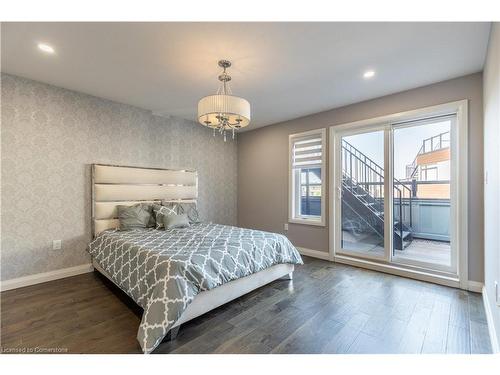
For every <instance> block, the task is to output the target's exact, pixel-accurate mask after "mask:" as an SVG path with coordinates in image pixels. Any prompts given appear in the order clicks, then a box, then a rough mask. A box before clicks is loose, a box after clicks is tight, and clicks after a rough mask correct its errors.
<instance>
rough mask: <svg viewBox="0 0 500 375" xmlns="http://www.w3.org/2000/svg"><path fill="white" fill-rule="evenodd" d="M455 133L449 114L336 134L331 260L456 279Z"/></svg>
mask: <svg viewBox="0 0 500 375" xmlns="http://www.w3.org/2000/svg"><path fill="white" fill-rule="evenodd" d="M455 127H456V114H452V115H441V116H435V117H432V118H427V119H424V120H422V119H419V120H408V121H405V122H392V123H385V124H382V125H378V126H370V127H366V126H365V127H356V126H353V127H345V128H343V129H341V130H339V131H335V132H334V134H335V136H334V138H333V139H332V140H333V141H334V148H333V149H334V152H335V158H334V160H335V165H334V171H335V172H334V173H333V175H334V178H335V183H334V186H335V190H334V191H335V194H336V197H334V200H335V204H334V207H335V210H334V218H335V220H334V222H333V223H334V232H335V236H334V237H335V241H334V248H335V249H334V250H335V255H337V256H338V255H341V256H349V257H354V258H357V259H359V258H361V259H368V260H375V261H382V262H384V263H392V264H398V265H405V266H409V267H413V268H415V267H418V268H424V269H427V270H431V271H436V272H441V273H447V274H448V273H449V274H457V272H458V269H457V267H458V265H457V252H456V247H455V246H454V243H453V231H454V228H455V227H456V226H455V225H454V220H455V215H454V212H455V202H456V194H455V191H456V188H455V184H456V181H455V178H454V173H453V170H454V168H455V167H454V166H455V165H456V157H457V153H456V150H455V144H456V142H454V132H455ZM332 192H333V191H332Z"/></svg>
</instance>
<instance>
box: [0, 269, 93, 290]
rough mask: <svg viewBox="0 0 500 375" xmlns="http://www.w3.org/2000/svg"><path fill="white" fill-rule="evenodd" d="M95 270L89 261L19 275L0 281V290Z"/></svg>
mask: <svg viewBox="0 0 500 375" xmlns="http://www.w3.org/2000/svg"><path fill="white" fill-rule="evenodd" d="M93 270H94V267H92V264H90V263H89V264H82V265H80V266H75V267H69V268H63V269H60V270H55V271H50V272H44V273H37V274H35V275H29V276H23V277H18V278H16V279H10V280H5V281H2V282H1V283H0V290H1V291H2V292H3V291H5V290H10V289H16V288H22V287H24V286H29V285H35V284H40V283H45V282H47V281H52V280H57V279H63V278H65V277H70V276H76V275H80V274H82V273H87V272H92V271H93Z"/></svg>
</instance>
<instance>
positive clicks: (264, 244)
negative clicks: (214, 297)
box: [88, 224, 302, 353]
mask: <svg viewBox="0 0 500 375" xmlns="http://www.w3.org/2000/svg"><path fill="white" fill-rule="evenodd" d="M88 251H89V253H90V254H91V255H92V257H93V258H94V260H96V261H97V263H99V265H100V266H101V267H102V268H103V269H104V270H105V271H106V272H107V273H108V274H109V275H110V276H111V277H112V279H113V281H114V282H115V283H116V284H117V285H118V286H119V287H120V288H121V289H122V290H123V291H124V292H126V293H127V294H128V295H129V296H130V297H131V298H132V299H133V300H134V301H135V302H136V303H137V304H138V305H140V306H141V307H142V308H143V309H144V314H143V316H142V321H141V325H140V327H139V331H138V333H137V339H138V340H139V343H140V345H141V347H142V350H143V351H144V352H145V353H150V352H151V351H152V350H153V349H154V348H155V347H156V346H157V345H158V344H159V343H160V342H161V341H162V339H163V338H164V337H165V335H166V334H167V332H168V331H169V330H170V328H171V327H172V326H173V324H174V323H175V322H176V321H177V320H178V319H179V318H180V316H181V314H182V313H183V312H184V310H185V309H186V308H187V306H188V305H189V303H191V301H192V300H193V299H194V297H195V296H196V295H197V294H198V293H200V292H202V291H205V290H209V289H213V288H215V287H217V286H220V285H222V284H224V283H227V282H229V281H231V280H235V279H238V278H241V277H244V276H248V275H250V274H253V273H256V272H258V271H261V270H263V269H265V268H268V267H271V266H273V265H275V264H280V263H291V264H302V259H301V257H300V255H299V253H298V251H297V250H296V249H295V247H294V246H293V245H292V244H291V243H290V241H289V240H288V239H287V238H286V237H285V236H283V235H281V234H276V233H269V232H263V231H258V230H250V229H242V228H237V227H232V226H227V225H219V224H194V225H192V226H190V227H189V228H183V229H170V230H166V231H165V230H156V229H140V230H131V231H118V230H108V231H105V232H102V233H100V234H99V235H98V236H97V237H96V238H95V239H94V240H93V241H92V242H91V243H90V245H89V247H88Z"/></svg>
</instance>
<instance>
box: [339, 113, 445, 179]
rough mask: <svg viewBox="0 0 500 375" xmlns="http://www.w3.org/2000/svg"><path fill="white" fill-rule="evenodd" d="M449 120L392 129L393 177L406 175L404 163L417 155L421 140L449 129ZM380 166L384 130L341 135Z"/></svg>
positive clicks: (382, 159)
mask: <svg viewBox="0 0 500 375" xmlns="http://www.w3.org/2000/svg"><path fill="white" fill-rule="evenodd" d="M450 124H451V121H450V120H445V121H442V120H441V121H439V122H435V123H430V124H425V125H416V126H411V127H406V128H399V129H394V177H396V178H397V179H403V178H405V177H406V165H407V164H411V163H412V162H413V159H415V156H416V155H417V153H418V151H419V150H420V147H421V146H422V141H423V140H424V139H426V138H429V137H432V136H434V135H438V134H440V133H444V132H446V131H449V130H450ZM343 139H345V140H346V141H347V142H349V143H350V144H351V145H353V146H354V147H356V148H357V149H358V150H359V151H361V152H362V153H364V154H365V155H366V156H368V157H369V158H370V159H372V160H373V161H374V162H376V163H377V164H378V165H380V166H381V167H382V168H384V132H383V131H382V130H380V131H374V132H369V133H363V134H357V135H351V136H347V137H343Z"/></svg>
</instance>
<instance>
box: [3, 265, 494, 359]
mask: <svg viewBox="0 0 500 375" xmlns="http://www.w3.org/2000/svg"><path fill="white" fill-rule="evenodd" d="M304 261H305V265H304V266H300V267H297V268H296V271H295V274H294V280H293V281H285V280H282V281H281V280H279V281H275V282H273V283H271V284H269V285H267V286H264V287H262V288H260V289H258V290H256V291H253V292H251V293H249V294H247V295H245V296H243V297H241V298H239V299H237V300H235V301H233V302H231V303H228V304H226V305H224V306H222V307H220V308H218V309H216V310H213V311H211V312H209V313H207V314H205V315H203V316H201V317H199V318H197V319H195V320H193V321H191V322H188V323H186V324H184V325H183V326H182V327H181V330H180V332H179V335H178V337H177V339H176V340H175V341H164V342H163V343H162V344H161V345H160V346H159V347H158V348H157V349H156V350H155V352H154V353H490V352H491V347H490V342H489V337H488V328H487V325H486V318H485V313H484V309H483V304H482V299H481V296H480V295H479V294H476V293H470V292H465V291H461V290H457V289H453V288H448V287H443V286H438V285H434V284H429V283H424V282H420V281H415V280H410V279H405V278H401V277H397V276H391V275H387V274H383V273H377V272H373V271H367V270H362V269H359V268H354V267H349V266H344V265H340V264H333V263H330V262H326V261H321V260H317V259H312V258H306V257H304ZM1 298H2V299H1V304H2V305H1V308H2V310H1V329H2V332H1V338H2V342H1V346H2V349H3V351H4V352H12V351H15V350H13V349H12V348H19V349H20V350H23V349H22V348H31V349H29V350H34V351H39V352H40V351H41V352H43V351H45V350H46V349H47V348H60V349H62V351H66V350H67V352H69V353H139V352H140V348H139V346H138V343H137V341H136V333H137V328H138V326H139V323H140V315H141V311H140V309H139V308H138V307H137V306H136V305H135V304H134V303H133V302H132V301H131V300H130V299H129V298H128V297H127V296H126V295H125V294H124V293H122V292H121V291H120V290H118V289H117V288H116V287H115V286H114V285H113V284H111V283H110V282H109V281H107V280H106V279H105V278H104V277H102V276H100V275H98V274H97V273H95V272H94V273H89V274H84V275H80V276H75V277H71V278H67V279H62V280H57V281H52V282H48V283H45V284H39V285H35V286H31V287H26V288H22V289H17V290H12V291H6V292H3V293H2V294H1ZM37 347H38V349H33V348H37ZM52 350H53V349H52Z"/></svg>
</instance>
